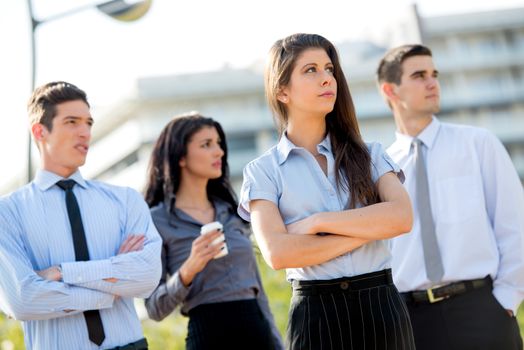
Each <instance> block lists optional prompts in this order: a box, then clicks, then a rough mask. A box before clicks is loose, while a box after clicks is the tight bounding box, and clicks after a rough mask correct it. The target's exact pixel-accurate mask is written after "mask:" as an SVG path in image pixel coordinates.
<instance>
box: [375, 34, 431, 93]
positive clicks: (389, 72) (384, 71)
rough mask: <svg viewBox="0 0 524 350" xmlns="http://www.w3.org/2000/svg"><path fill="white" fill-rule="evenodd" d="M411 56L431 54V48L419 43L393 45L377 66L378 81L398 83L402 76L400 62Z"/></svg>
mask: <svg viewBox="0 0 524 350" xmlns="http://www.w3.org/2000/svg"><path fill="white" fill-rule="evenodd" d="M413 56H432V53H431V50H430V49H429V48H428V47H426V46H424V45H419V44H412V45H402V46H399V47H395V48H393V49H391V50H389V51H388V52H386V54H385V55H384V57H383V58H382V59H381V60H380V63H379V65H378V68H377V80H378V82H379V83H383V82H386V83H394V84H397V85H399V84H400V79H401V77H402V73H403V72H402V63H403V62H404V61H405V60H406V59H408V58H409V57H413Z"/></svg>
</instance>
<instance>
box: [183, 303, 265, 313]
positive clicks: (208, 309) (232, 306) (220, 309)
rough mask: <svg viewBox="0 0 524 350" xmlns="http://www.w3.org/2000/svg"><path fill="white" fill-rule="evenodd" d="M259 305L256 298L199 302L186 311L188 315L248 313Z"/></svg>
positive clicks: (255, 309) (257, 308) (256, 309)
mask: <svg viewBox="0 0 524 350" xmlns="http://www.w3.org/2000/svg"><path fill="white" fill-rule="evenodd" d="M258 310H260V309H259V305H258V302H257V300H256V299H245V300H234V301H224V302H220V303H209V304H200V305H198V306H196V307H194V308H192V309H191V310H189V312H188V316H189V317H202V316H204V317H207V316H210V317H212V316H213V315H223V313H228V314H236V315H239V314H249V313H253V312H257V311H258Z"/></svg>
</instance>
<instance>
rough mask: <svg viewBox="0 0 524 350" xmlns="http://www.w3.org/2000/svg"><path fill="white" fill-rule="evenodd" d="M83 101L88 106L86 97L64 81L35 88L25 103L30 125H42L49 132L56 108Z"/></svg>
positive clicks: (82, 92)
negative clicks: (70, 102)
mask: <svg viewBox="0 0 524 350" xmlns="http://www.w3.org/2000/svg"><path fill="white" fill-rule="evenodd" d="M77 100H80V101H83V102H85V103H86V104H87V105H88V106H89V103H88V102H87V95H86V93H85V92H84V91H82V90H81V89H79V88H78V87H76V86H75V85H73V84H70V83H66V82H65V81H53V82H50V83H47V84H45V85H42V86H40V87H37V88H36V89H35V90H34V91H33V93H32V94H31V98H29V102H28V103H27V112H28V114H29V122H30V124H31V125H34V124H36V123H40V124H43V125H44V126H45V127H46V128H47V129H48V130H49V131H51V129H52V128H53V118H54V117H55V116H56V106H57V105H58V104H60V103H63V102H68V101H77Z"/></svg>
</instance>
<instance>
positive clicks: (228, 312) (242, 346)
mask: <svg viewBox="0 0 524 350" xmlns="http://www.w3.org/2000/svg"><path fill="white" fill-rule="evenodd" d="M274 348H275V347H274V345H273V340H272V336H271V329H270V327H269V323H268V321H267V320H266V318H265V317H264V314H263V313H262V310H260V307H259V305H258V302H257V301H256V300H255V299H250V300H239V301H230V302H223V303H213V304H203V305H199V306H197V307H195V308H194V309H191V310H190V311H189V324H188V334H187V338H186V349H188V350H206V349H213V350H217V349H228V350H229V349H231V350H246V349H254V350H273V349H274Z"/></svg>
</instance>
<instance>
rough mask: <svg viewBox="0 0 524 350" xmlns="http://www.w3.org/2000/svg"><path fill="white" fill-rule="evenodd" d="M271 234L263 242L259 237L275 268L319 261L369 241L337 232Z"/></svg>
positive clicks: (266, 258)
mask: <svg viewBox="0 0 524 350" xmlns="http://www.w3.org/2000/svg"><path fill="white" fill-rule="evenodd" d="M266 236H267V235H266ZM270 236H271V238H270V239H269V240H264V242H260V240H259V246H260V249H261V251H262V255H263V256H264V259H265V260H266V262H267V263H268V265H269V266H271V267H272V268H273V269H275V270H279V269H284V268H300V267H306V266H312V265H318V264H322V263H325V262H326V261H329V260H331V259H334V258H336V257H338V256H340V255H343V254H345V253H348V252H350V251H352V250H355V249H357V248H359V247H361V246H362V245H364V244H366V243H367V242H369V240H366V239H361V238H353V237H343V236H339V235H328V236H317V235H294V234H288V233H275V234H273V235H270Z"/></svg>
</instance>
